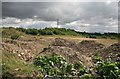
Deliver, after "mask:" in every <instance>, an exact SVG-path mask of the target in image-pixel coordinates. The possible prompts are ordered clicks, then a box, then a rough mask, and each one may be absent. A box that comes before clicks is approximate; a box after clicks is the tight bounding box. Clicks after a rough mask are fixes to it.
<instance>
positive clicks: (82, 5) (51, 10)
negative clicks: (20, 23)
mask: <svg viewBox="0 0 120 79" xmlns="http://www.w3.org/2000/svg"><path fill="white" fill-rule="evenodd" d="M117 4H118V3H117V2H112V3H105V2H73V3H71V2H3V5H2V7H3V9H2V10H3V18H5V17H15V18H18V19H26V18H32V19H37V20H40V21H56V20H57V19H59V21H60V24H61V26H62V27H66V28H73V29H76V30H77V29H79V30H81V29H82V30H88V31H92V29H93V30H95V29H96V31H104V30H105V29H108V28H106V26H108V27H109V28H112V26H115V25H117V19H118V5H117ZM33 16H38V17H36V18H33ZM110 19H112V20H111V21H110ZM74 21H78V23H83V24H81V25H84V24H90V26H89V27H88V28H86V29H84V28H83V27H82V28H81V26H75V25H66V24H70V23H72V22H74ZM79 21H80V22H79ZM111 22H114V23H113V24H111ZM94 25H97V26H96V27H95V26H94ZM34 26H36V28H42V27H44V26H45V25H44V24H42V23H41V24H40V23H37V24H32V25H29V27H34ZM47 26H48V25H47ZM108 30H110V29H108Z"/></svg>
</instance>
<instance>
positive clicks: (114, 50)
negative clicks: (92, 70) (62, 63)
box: [99, 43, 120, 61]
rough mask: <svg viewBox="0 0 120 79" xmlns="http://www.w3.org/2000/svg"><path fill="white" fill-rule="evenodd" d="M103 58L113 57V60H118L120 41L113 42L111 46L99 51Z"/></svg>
mask: <svg viewBox="0 0 120 79" xmlns="http://www.w3.org/2000/svg"><path fill="white" fill-rule="evenodd" d="M99 53H100V55H101V56H102V57H103V58H107V57H111V58H112V60H114V61H115V60H117V56H118V54H119V53H120V43H115V44H112V45H111V46H109V47H107V48H104V49H103V50H100V51H99Z"/></svg>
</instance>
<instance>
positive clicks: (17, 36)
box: [11, 34, 20, 40]
mask: <svg viewBox="0 0 120 79" xmlns="http://www.w3.org/2000/svg"><path fill="white" fill-rule="evenodd" d="M18 38H20V35H18V34H14V35H12V36H11V39H12V40H16V39H18Z"/></svg>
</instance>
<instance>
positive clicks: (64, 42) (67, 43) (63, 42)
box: [53, 38, 75, 47]
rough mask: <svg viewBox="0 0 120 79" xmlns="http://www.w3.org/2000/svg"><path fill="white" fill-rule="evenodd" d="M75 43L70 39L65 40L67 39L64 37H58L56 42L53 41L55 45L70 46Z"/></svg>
mask: <svg viewBox="0 0 120 79" xmlns="http://www.w3.org/2000/svg"><path fill="white" fill-rule="evenodd" d="M74 45H75V43H74V42H71V41H68V40H65V39H62V38H56V39H55V41H54V43H53V46H66V47H70V46H74Z"/></svg>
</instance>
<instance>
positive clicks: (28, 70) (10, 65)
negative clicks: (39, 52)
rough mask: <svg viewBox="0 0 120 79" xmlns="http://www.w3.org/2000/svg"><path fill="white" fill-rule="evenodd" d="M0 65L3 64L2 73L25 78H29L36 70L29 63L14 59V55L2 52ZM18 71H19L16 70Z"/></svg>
mask: <svg viewBox="0 0 120 79" xmlns="http://www.w3.org/2000/svg"><path fill="white" fill-rule="evenodd" d="M2 64H3V67H2V68H3V73H6V72H7V73H12V74H19V75H25V76H31V75H32V73H33V72H34V71H36V70H38V68H37V67H36V66H34V65H33V64H31V63H25V62H24V61H23V60H20V59H19V58H17V57H16V55H15V54H13V53H11V52H7V51H5V50H3V51H2ZM16 69H20V70H16Z"/></svg>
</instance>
